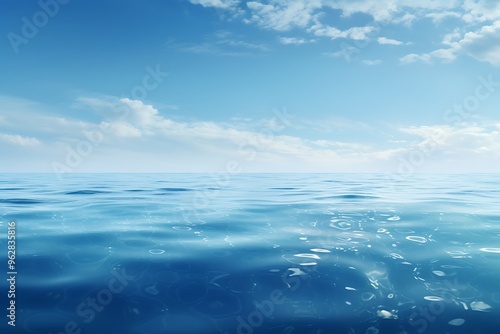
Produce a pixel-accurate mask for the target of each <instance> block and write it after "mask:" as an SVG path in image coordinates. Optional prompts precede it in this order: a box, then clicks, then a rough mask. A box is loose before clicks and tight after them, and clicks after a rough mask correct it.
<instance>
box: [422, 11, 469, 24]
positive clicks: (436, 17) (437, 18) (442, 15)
mask: <svg viewBox="0 0 500 334" xmlns="http://www.w3.org/2000/svg"><path fill="white" fill-rule="evenodd" d="M425 17H428V18H430V19H432V21H434V22H435V23H440V22H441V21H443V20H444V19H447V18H451V17H454V18H461V17H462V14H461V13H459V12H457V11H443V12H436V13H428V14H425Z"/></svg>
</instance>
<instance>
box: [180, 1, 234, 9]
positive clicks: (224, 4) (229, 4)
mask: <svg viewBox="0 0 500 334" xmlns="http://www.w3.org/2000/svg"><path fill="white" fill-rule="evenodd" d="M189 2H191V3H192V4H195V5H202V6H203V7H214V8H220V9H230V8H234V7H236V6H238V4H239V2H240V1H239V0H189Z"/></svg>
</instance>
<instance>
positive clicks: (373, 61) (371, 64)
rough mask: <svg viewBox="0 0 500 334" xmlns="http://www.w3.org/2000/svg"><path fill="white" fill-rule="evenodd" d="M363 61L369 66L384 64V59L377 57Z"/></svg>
mask: <svg viewBox="0 0 500 334" xmlns="http://www.w3.org/2000/svg"><path fill="white" fill-rule="evenodd" d="M361 62H362V63H363V64H365V65H368V66H375V65H380V64H382V60H380V59H375V60H370V59H365V60H362V61H361Z"/></svg>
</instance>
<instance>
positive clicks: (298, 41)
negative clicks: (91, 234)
mask: <svg viewBox="0 0 500 334" xmlns="http://www.w3.org/2000/svg"><path fill="white" fill-rule="evenodd" d="M278 40H279V41H280V43H281V44H284V45H302V44H307V43H314V42H315V41H316V40H314V39H304V38H298V37H279V38H278Z"/></svg>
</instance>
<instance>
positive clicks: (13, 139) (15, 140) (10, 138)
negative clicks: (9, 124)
mask: <svg viewBox="0 0 500 334" xmlns="http://www.w3.org/2000/svg"><path fill="white" fill-rule="evenodd" d="M0 138H1V139H2V140H3V141H5V142H8V143H11V144H16V145H21V146H34V145H38V144H40V141H39V140H38V139H36V138H33V137H23V136H20V135H10V134H5V133H3V134H0Z"/></svg>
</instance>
